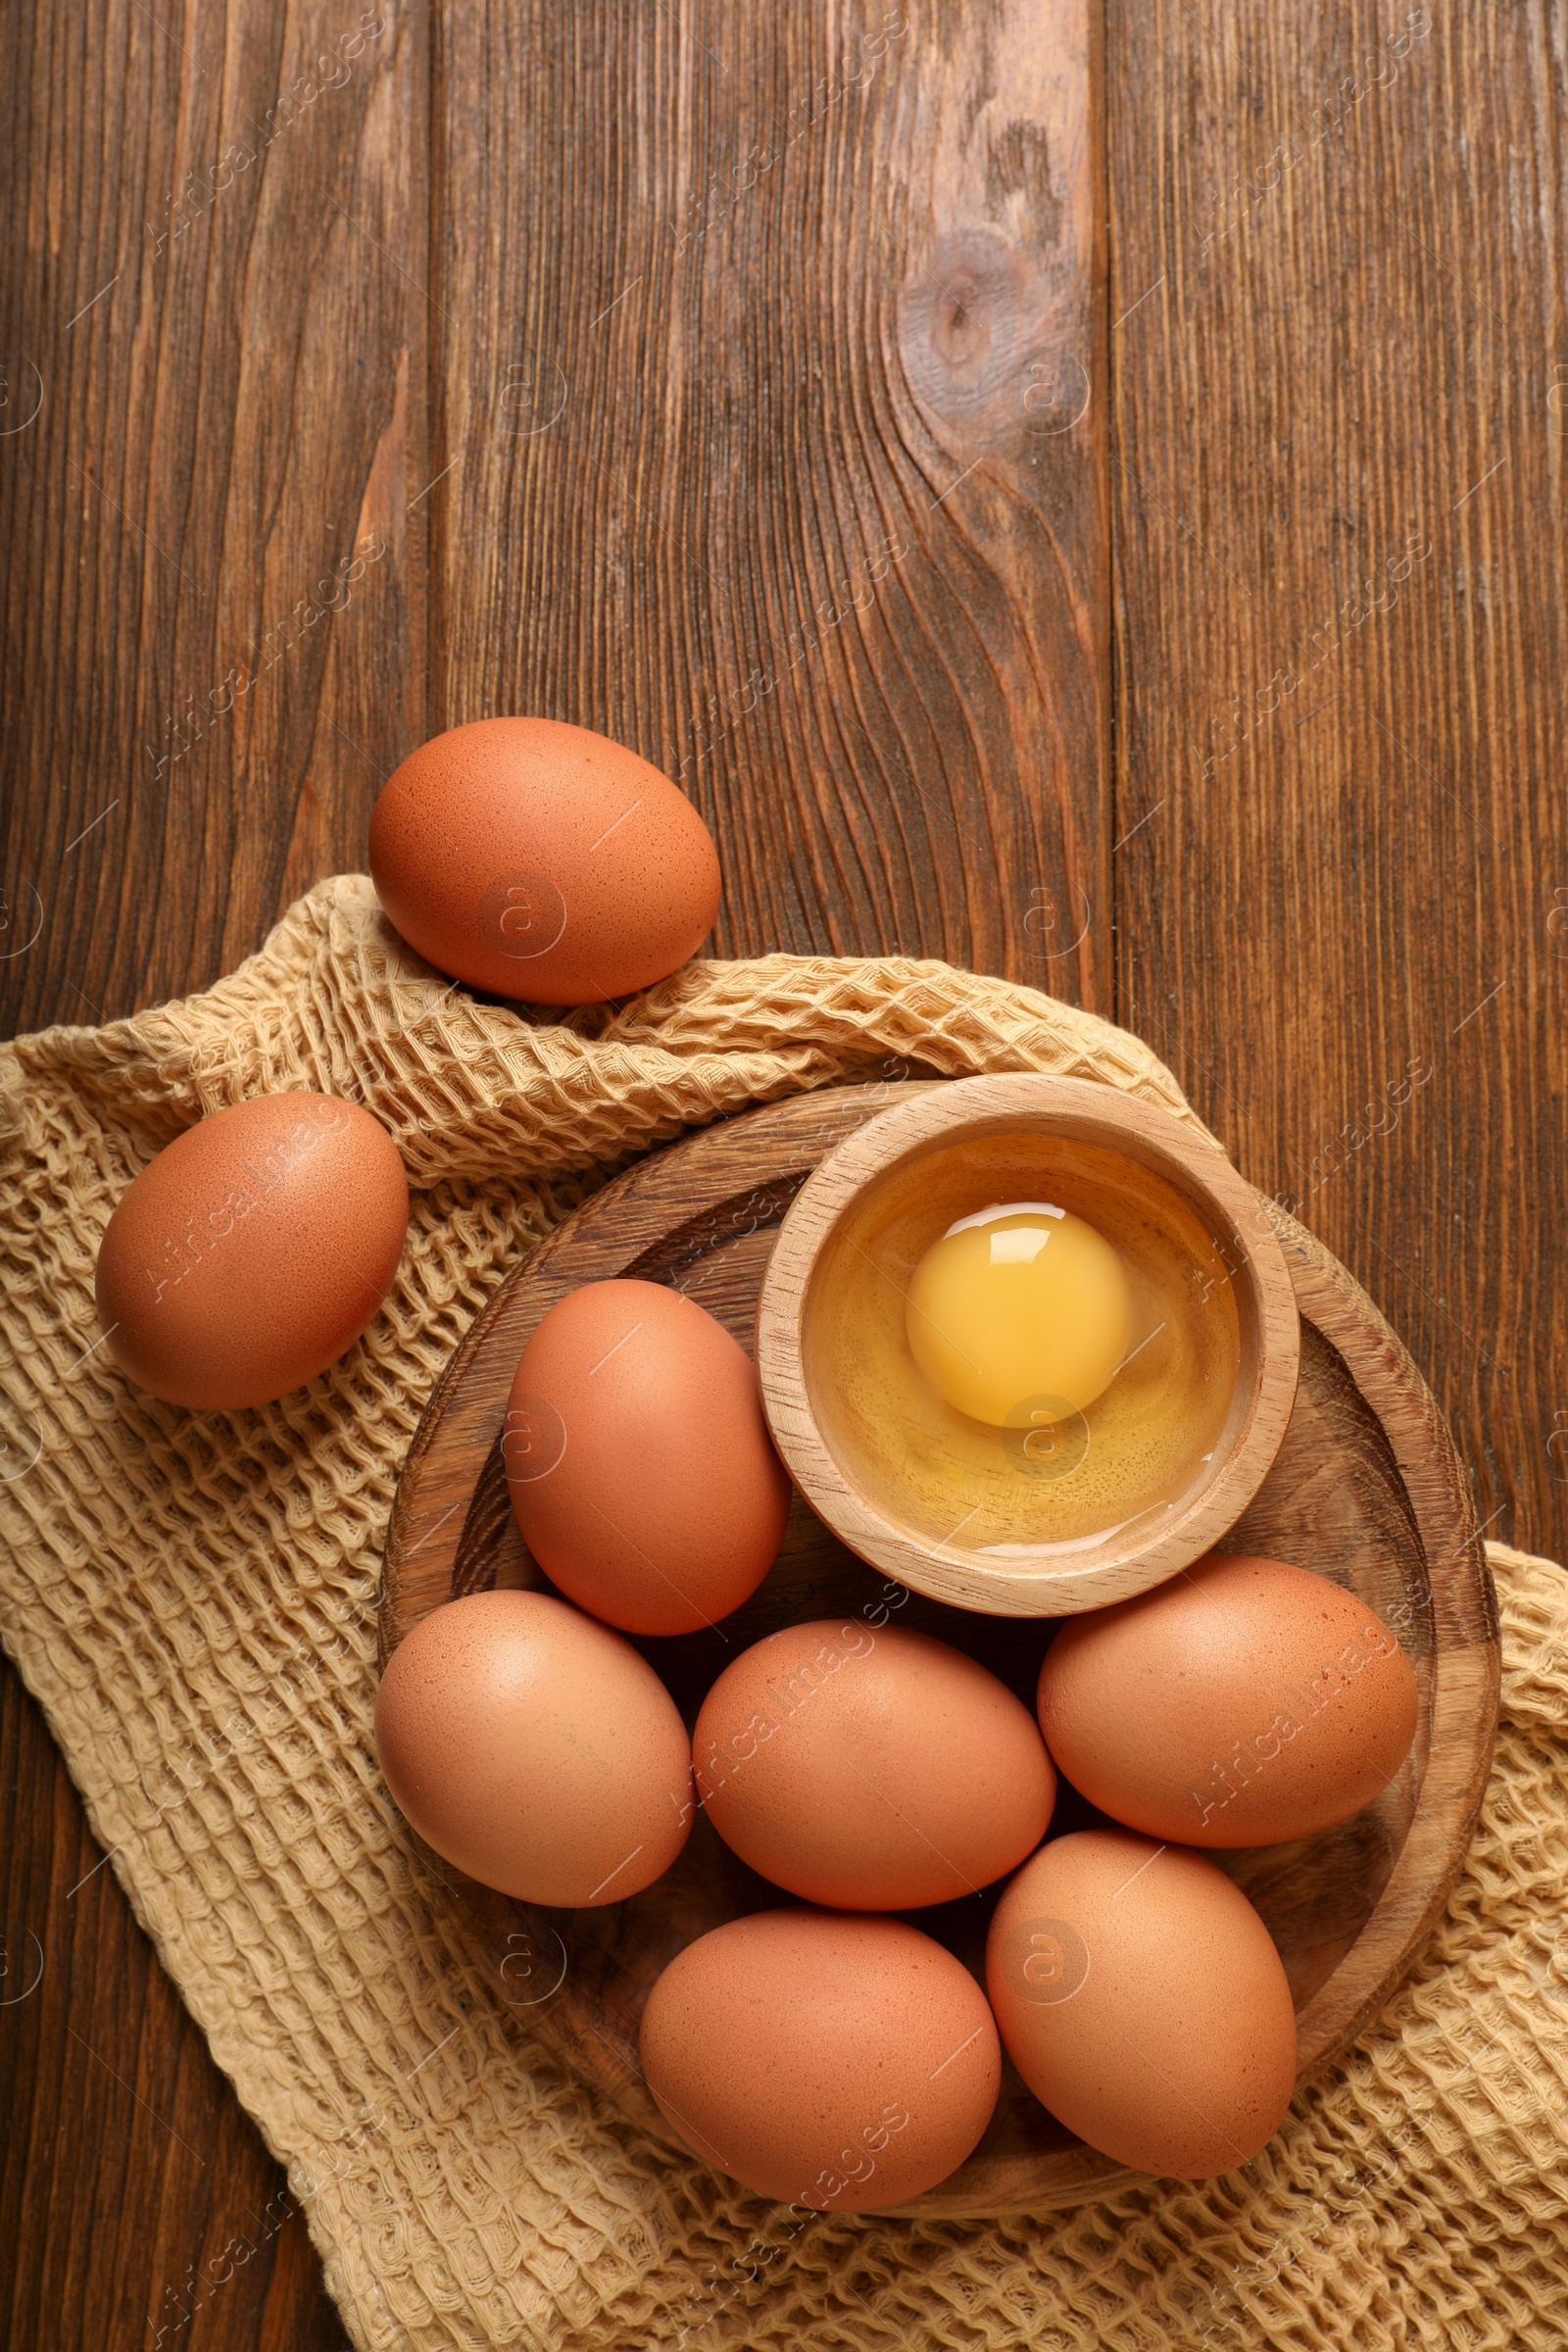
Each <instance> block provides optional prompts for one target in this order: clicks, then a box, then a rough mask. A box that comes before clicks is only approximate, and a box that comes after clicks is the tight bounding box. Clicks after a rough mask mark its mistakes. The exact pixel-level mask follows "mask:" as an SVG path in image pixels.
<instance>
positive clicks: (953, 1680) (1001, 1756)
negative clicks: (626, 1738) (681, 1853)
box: [692, 1619, 1056, 1911]
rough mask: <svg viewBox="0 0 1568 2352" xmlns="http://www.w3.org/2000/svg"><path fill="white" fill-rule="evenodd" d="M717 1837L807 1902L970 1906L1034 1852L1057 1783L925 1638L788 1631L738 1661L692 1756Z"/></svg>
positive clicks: (978, 1669)
mask: <svg viewBox="0 0 1568 2352" xmlns="http://www.w3.org/2000/svg"><path fill="white" fill-rule="evenodd" d="M692 1748H693V1755H694V1758H695V1762H696V1767H697V1786H698V1792H699V1794H700V1795H701V1797H702V1800H703V1802H704V1804H705V1805H706V1807H707V1810H708V1816H709V1819H710V1820H711V1822H712V1824H713V1827H714V1829H716V1830H717V1832H718V1834H719V1836H720V1837H721V1838H723V1839H724V1841H725V1843H726V1844H728V1845H730V1846H732V1847H733V1848H734V1850H735V1851H736V1853H738V1854H739V1855H740V1856H741V1857H742V1859H743V1860H744V1861H747V1862H749V1863H750V1864H751V1866H752V1868H753V1869H754V1870H759V1871H760V1872H761V1874H762V1876H763V1877H764V1878H767V1879H771V1880H772V1881H773V1883H774V1885H775V1886H778V1887H788V1888H789V1889H790V1891H791V1893H793V1894H800V1895H804V1896H805V1897H806V1898H807V1900H808V1901H809V1902H813V1903H830V1904H833V1905H836V1906H838V1907H839V1908H841V1909H844V1910H852V1911H903V1910H911V1909H914V1908H916V1907H917V1906H919V1905H920V1904H922V1903H945V1902H949V1901H951V1900H952V1899H953V1898H954V1897H955V1896H958V1895H965V1894H972V1893H974V1892H976V1891H977V1890H978V1889H979V1888H980V1887H985V1886H988V1885H989V1884H990V1883H991V1881H992V1880H993V1879H999V1878H1001V1877H1002V1876H1003V1874H1004V1873H1005V1871H1009V1870H1012V1869H1015V1868H1016V1867H1017V1865H1018V1863H1020V1862H1021V1861H1022V1860H1023V1858H1024V1856H1025V1854H1028V1853H1031V1852H1032V1851H1033V1849H1034V1848H1035V1847H1036V1846H1037V1845H1038V1844H1039V1842H1040V1840H1041V1838H1043V1837H1044V1836H1045V1833H1046V1825H1047V1823H1048V1822H1049V1821H1050V1819H1051V1812H1052V1807H1053V1805H1054V1803H1055V1796H1056V1776H1055V1773H1054V1771H1053V1769H1052V1764H1051V1758H1050V1757H1049V1755H1048V1754H1047V1753H1046V1749H1045V1745H1044V1742H1043V1741H1042V1740H1041V1738H1040V1734H1039V1732H1038V1731H1037V1730H1036V1728H1035V1725H1034V1724H1033V1722H1032V1721H1031V1720H1030V1715H1029V1710H1028V1708H1027V1707H1024V1706H1022V1705H1020V1704H1019V1702H1018V1700H1017V1699H1016V1698H1014V1697H1013V1695H1012V1692H1011V1691H1009V1690H1007V1689H1006V1687H1005V1685H1004V1684H1002V1683H999V1682H998V1680H997V1678H996V1676H995V1675H993V1674H988V1673H987V1672H986V1670H985V1668H984V1667H983V1666H978V1665H976V1663H975V1661H974V1660H973V1659H972V1658H969V1657H965V1656H964V1654H963V1652H962V1651H961V1650H956V1649H950V1648H949V1647H948V1645H947V1643H946V1642H933V1641H932V1640H931V1639H930V1637H929V1636H928V1635H925V1634H914V1633H907V1632H905V1631H903V1630H902V1629H901V1628H899V1627H896V1626H886V1627H884V1628H883V1629H882V1630H881V1631H880V1632H876V1633H873V1632H872V1630H871V1628H870V1626H868V1625H866V1624H864V1623H863V1622H861V1621H859V1620H852V1621H851V1622H849V1623H847V1624H846V1623H839V1622H837V1621H836V1620H833V1619H828V1620H825V1621H823V1622H821V1623H818V1624H812V1625H792V1626H790V1627H788V1628H787V1629H786V1630H785V1631H784V1632H783V1633H780V1634H773V1635H771V1636H770V1637H769V1638H768V1640H767V1641H765V1642H758V1643H757V1644H756V1645H755V1646H754V1647H753V1648H751V1649H748V1650H745V1651H743V1653H742V1654H741V1656H740V1657H738V1658H737V1659H736V1660H735V1661H734V1663H733V1665H730V1666H726V1667H725V1669H724V1672H723V1673H722V1674H721V1675H720V1676H719V1678H718V1680H717V1682H716V1683H715V1684H714V1685H713V1687H712V1689H711V1691H710V1692H709V1693H708V1696H707V1698H706V1699H705V1700H704V1701H703V1706H702V1711H701V1712H700V1714H699V1715H698V1718H697V1729H696V1733H695V1735H694V1737H693V1741H692Z"/></svg>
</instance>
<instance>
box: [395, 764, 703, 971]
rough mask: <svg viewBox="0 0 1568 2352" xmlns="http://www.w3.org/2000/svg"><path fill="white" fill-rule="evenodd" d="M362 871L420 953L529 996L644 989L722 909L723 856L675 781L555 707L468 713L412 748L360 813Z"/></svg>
mask: <svg viewBox="0 0 1568 2352" xmlns="http://www.w3.org/2000/svg"><path fill="white" fill-rule="evenodd" d="M370 873H371V876H372V878H373V879H374V882H375V887H376V891H377V894H378V895H379V897H380V901H381V904H382V906H383V907H385V908H386V911H387V913H388V914H389V915H390V917H391V919H392V921H393V922H394V923H395V924H396V925H397V927H398V929H399V930H400V931H401V932H402V934H403V936H404V938H405V939H406V940H407V941H408V942H409V944H410V946H411V947H414V948H417V950H418V952H419V954H420V955H421V956H425V957H426V958H427V959H428V961H429V962H431V963H433V964H436V965H438V966H439V967H440V969H441V970H442V971H444V972H450V973H451V974H452V975H453V977H454V978H455V979H458V980H466V981H467V982H468V983H469V984H470V986H472V987H474V988H484V989H490V990H491V991H493V992H494V993H495V994H496V995H498V996H503V997H522V998H527V999H529V1000H530V1001H531V1002H533V1003H536V1004H540V1005H592V1004H598V1003H600V1002H602V1001H603V1000H604V999H605V998H607V997H623V996H629V995H630V994H631V993H632V992H633V990H635V989H639V988H647V987H648V986H650V984H651V983H652V982H653V981H655V980H662V978H663V977H664V975H665V973H666V972H672V971H673V970H674V969H675V966H676V965H677V964H679V963H684V962H685V961H686V958H687V957H688V956H694V955H695V954H696V953H697V950H698V948H699V947H700V946H701V944H702V942H703V940H704V939H705V938H706V937H707V936H708V933H709V932H710V931H711V929H712V926H713V917H714V915H715V914H716V913H717V911H718V891H719V873H718V857H717V854H716V852H715V851H714V848H713V843H712V838H711V835H710V833H709V830H708V827H707V826H706V825H705V824H704V822H703V820H702V818H701V817H700V816H699V815H698V813H697V811H696V809H694V808H693V807H692V805H691V803H690V801H689V800H687V798H686V796H685V794H684V793H683V792H681V791H679V790H678V789H677V787H676V786H675V785H673V784H672V783H671V782H670V781H669V778H668V777H667V776H663V775H661V774H660V772H659V770H658V768H657V767H650V766H649V764H648V762H647V760H639V758H638V757H637V754H636V753H635V752H629V751H627V750H626V748H625V746H624V745H623V744H619V743H612V742H611V741H610V739H609V737H608V736H606V735H596V734H594V733H593V732H592V731H591V730H590V729H589V728H587V727H571V726H566V725H564V723H563V722H562V721H561V720H559V719H554V718H480V719H475V720H473V721H472V722H471V723H470V724H469V725H467V726H466V727H453V728H451V729H449V731H448V732H447V733H446V734H445V735H437V736H434V737H433V738H432V739H431V741H430V742H429V743H425V744H421V745H420V747H419V749H418V750H417V752H411V753H410V755H409V757H408V759H407V760H404V761H403V763H402V765H401V766H400V767H396V768H394V769H393V771H392V774H391V775H390V776H389V777H388V779H387V781H386V784H385V786H384V788H383V790H382V792H381V795H380V797H379V799H378V800H377V802H376V804H375V809H374V812H373V814H372V815H371V818H370Z"/></svg>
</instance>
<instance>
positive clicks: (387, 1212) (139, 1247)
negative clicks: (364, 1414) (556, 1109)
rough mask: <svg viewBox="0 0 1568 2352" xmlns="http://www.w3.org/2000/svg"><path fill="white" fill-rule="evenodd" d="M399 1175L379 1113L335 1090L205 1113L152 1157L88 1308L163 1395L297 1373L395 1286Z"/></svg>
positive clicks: (402, 1210) (295, 1383)
mask: <svg viewBox="0 0 1568 2352" xmlns="http://www.w3.org/2000/svg"><path fill="white" fill-rule="evenodd" d="M408 1223H409V1187H408V1180H407V1178H406V1177H405V1176H404V1173H403V1162H402V1160H401V1159H400V1158H399V1157H398V1151H397V1146H396V1145H395V1144H394V1143H393V1141H392V1138H391V1137H390V1136H389V1135H388V1134H387V1131H386V1129H385V1128H384V1127H383V1126H382V1125H381V1122H380V1120H379V1119H374V1118H372V1117H371V1116H370V1113H369V1112H368V1110H362V1109H361V1108H360V1107H359V1105H358V1103H344V1102H341V1101H339V1100H338V1098H337V1097H336V1096H333V1095H309V1094H287V1095H262V1096H259V1097H258V1098H257V1099H256V1101H255V1102H252V1103H235V1104H234V1105H233V1106H232V1107H231V1108H230V1109H227V1110H215V1111H212V1112H211V1113H210V1114H209V1115H208V1116H207V1117H206V1118H205V1119H203V1120H202V1122H201V1124H200V1125H199V1126H197V1127H190V1128H187V1129H186V1131H185V1133H184V1134H183V1135H178V1136H176V1137H175V1138H174V1141H173V1142H172V1144H169V1145H167V1146H166V1147H165V1149H164V1150H163V1151H162V1152H159V1153H158V1155H157V1157H156V1158H155V1159H151V1160H149V1161H148V1163H147V1165H146V1167H144V1168H143V1169H142V1171H141V1174H140V1175H139V1176H137V1177H136V1178H135V1180H134V1182H133V1183H132V1184H131V1185H130V1186H129V1188H128V1190H127V1191H126V1192H125V1193H124V1194H123V1197H122V1199H121V1201H120V1202H119V1205H118V1206H117V1208H116V1209H115V1213H114V1215H113V1216H112V1217H111V1218H110V1220H109V1223H108V1226H107V1227H106V1229H105V1232H104V1238H103V1241H102V1242H101V1244H100V1245H99V1250H98V1319H99V1321H100V1322H101V1323H102V1325H103V1328H104V1332H105V1335H106V1337H107V1339H108V1342H109V1346H110V1348H111V1350H112V1351H113V1353H114V1355H115V1358H116V1360H117V1361H118V1362H119V1364H120V1365H121V1367H122V1369H123V1371H124V1372H125V1373H127V1374H128V1376H129V1377H130V1379H132V1380H133V1381H134V1382H135V1383H136V1385H137V1387H138V1388H143V1389H146V1390H148V1391H150V1393H151V1394H152V1395H153V1396H154V1397H164V1398H165V1399H166V1401H167V1402H169V1403H170V1404H187V1405H194V1406H195V1407H196V1408H197V1409H198V1410H199V1411H204V1412H217V1411H224V1412H234V1411H237V1410H239V1409H240V1408H241V1407H243V1406H245V1405H252V1404H268V1403H270V1401H271V1400H272V1398H273V1397H282V1396H285V1395H286V1394H287V1392H288V1391H289V1390H290V1389H297V1388H301V1387H303V1385H304V1383H305V1382H306V1381H308V1380H314V1379H315V1378H316V1375H317V1374H318V1373H319V1372H324V1371H325V1369H326V1367H327V1365H328V1364H330V1363H333V1362H335V1361H336V1359H337V1357H338V1356H340V1355H341V1354H342V1353H343V1351H344V1349H345V1348H350V1347H352V1346H353V1344H354V1342H355V1341H356V1340H357V1339H358V1338H359V1336H360V1334H361V1332H362V1331H363V1330H364V1329H365V1327H366V1325H367V1323H368V1322H369V1320H370V1318H371V1316H372V1315H373V1314H374V1313H375V1311H376V1309H377V1308H378V1307H379V1305H380V1303H381V1301H382V1299H384V1298H385V1296H386V1294H387V1291H388V1289H389V1288H390V1287H391V1282H392V1277H393V1275H394V1274H395V1273H396V1271H397V1264H398V1259H399V1257H400V1255H401V1254H402V1250H403V1240H404V1235H405V1234H406V1232H407V1230H408Z"/></svg>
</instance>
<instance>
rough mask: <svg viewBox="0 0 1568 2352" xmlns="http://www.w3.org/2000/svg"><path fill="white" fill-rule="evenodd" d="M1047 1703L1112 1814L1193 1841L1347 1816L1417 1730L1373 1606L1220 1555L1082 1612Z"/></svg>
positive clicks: (1408, 1694)
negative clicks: (1146, 1589) (1150, 1587)
mask: <svg viewBox="0 0 1568 2352" xmlns="http://www.w3.org/2000/svg"><path fill="white" fill-rule="evenodd" d="M1039 1708H1040V1723H1041V1728H1042V1729H1043V1731H1044V1732H1045V1735H1046V1742H1047V1745H1048V1746H1049V1747H1050V1749H1051V1752H1052V1754H1053V1755H1054V1757H1055V1759H1056V1762H1057V1763H1058V1764H1059V1765H1060V1767H1061V1769H1062V1771H1063V1772H1064V1773H1065V1774H1066V1776H1067V1778H1068V1779H1069V1780H1070V1781H1071V1782H1072V1784H1073V1786H1074V1787H1075V1788H1076V1789H1081V1790H1082V1791H1083V1793H1084V1795H1085V1796H1087V1797H1088V1798H1089V1799H1090V1801H1091V1802H1092V1803H1094V1804H1096V1805H1098V1806H1099V1807H1100V1809H1101V1811H1102V1812H1104V1813H1109V1814H1110V1815H1112V1816H1113V1818H1114V1819H1115V1820H1117V1821H1123V1822H1126V1823H1127V1824H1128V1826H1129V1827H1130V1828H1133V1829H1137V1830H1144V1831H1147V1832H1148V1834H1149V1835H1150V1836H1151V1837H1152V1838H1176V1839H1178V1840H1180V1841H1182V1842H1184V1843H1187V1844H1192V1845H1208V1846H1234V1845H1276V1844H1280V1843H1282V1842H1283V1841H1284V1840H1285V1839H1287V1838H1308V1837H1310V1836H1312V1834H1313V1833H1314V1832H1315V1831H1317V1830H1323V1829H1327V1828H1328V1827H1329V1826H1330V1824H1331V1823H1333V1822H1337V1821H1346V1820H1348V1818H1349V1817H1350V1815H1351V1814H1352V1813H1358V1812H1359V1811H1360V1810H1361V1807H1362V1806H1363V1805H1365V1804H1368V1803H1370V1801H1371V1800H1372V1798H1373V1797H1374V1796H1376V1794H1377V1792H1378V1790H1379V1789H1381V1788H1383V1787H1384V1785H1385V1783H1386V1782H1388V1781H1389V1780H1390V1779H1391V1778H1392V1777H1393V1775H1394V1774H1395V1773H1396V1772H1397V1769H1398V1767H1399V1765H1400V1763H1401V1762H1402V1760H1403V1758H1404V1756H1405V1754H1406V1752H1407V1751H1408V1748H1409V1745H1410V1740H1411V1738H1412V1736H1413V1735H1414V1732H1415V1726H1416V1715H1417V1692H1416V1682H1415V1675H1414V1673H1413V1672H1412V1670H1411V1667H1410V1661H1409V1659H1408V1658H1407V1657H1406V1656H1405V1654H1404V1652H1403V1650H1402V1649H1401V1648H1400V1647H1399V1644H1398V1642H1397V1640H1396V1638H1395V1636H1394V1635H1393V1634H1392V1633H1391V1632H1390V1630H1389V1628H1388V1627H1387V1626H1386V1625H1385V1624H1384V1622H1383V1620H1382V1618H1381V1617H1378V1616H1376V1615H1375V1614H1374V1612H1373V1611H1372V1610H1371V1609H1369V1608H1368V1607H1367V1605H1366V1603H1365V1601H1362V1600H1358V1599H1357V1598H1356V1597H1355V1595H1354V1594H1353V1593H1347V1592H1346V1591H1345V1590H1344V1589H1343V1587H1341V1586H1339V1585H1336V1584H1331V1583H1330V1582H1329V1579H1328V1578H1327V1577H1325V1576H1315V1575H1313V1574H1312V1573H1311V1572H1310V1571H1309V1570H1307V1569H1305V1568H1291V1567H1287V1566H1286V1565H1285V1563H1284V1562H1283V1561H1281V1560H1265V1559H1257V1558H1254V1557H1252V1556H1251V1555H1250V1554H1240V1553H1238V1554H1234V1555H1221V1554H1217V1553H1210V1554H1209V1556H1208V1558H1207V1559H1205V1560H1201V1561H1200V1562H1199V1563H1198V1565H1197V1566H1196V1567H1194V1568H1191V1569H1188V1570H1187V1571H1186V1572H1185V1573H1184V1574H1182V1575H1180V1576H1175V1577H1172V1578H1171V1580H1170V1582H1169V1583H1168V1584H1164V1585H1160V1586H1157V1587H1156V1588H1155V1590H1154V1591H1153V1592H1152V1593H1141V1594H1140V1595H1139V1596H1138V1598H1137V1599H1135V1600H1125V1601H1121V1602H1119V1603H1118V1604H1117V1605H1116V1606H1115V1607H1114V1608H1109V1609H1096V1610H1093V1611H1091V1612H1090V1613H1088V1614H1087V1615H1085V1616H1082V1617H1075V1618H1071V1619H1069V1621H1068V1622H1067V1624H1065V1625H1064V1626H1063V1627H1062V1629H1061V1631H1060V1632H1059V1633H1058V1634H1057V1635H1056V1638H1055V1640H1054V1642H1052V1645H1051V1647H1050V1649H1049V1650H1048V1651H1047V1652H1046V1657H1045V1663H1044V1665H1043V1666H1042V1668H1041V1670H1040V1686H1039Z"/></svg>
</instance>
